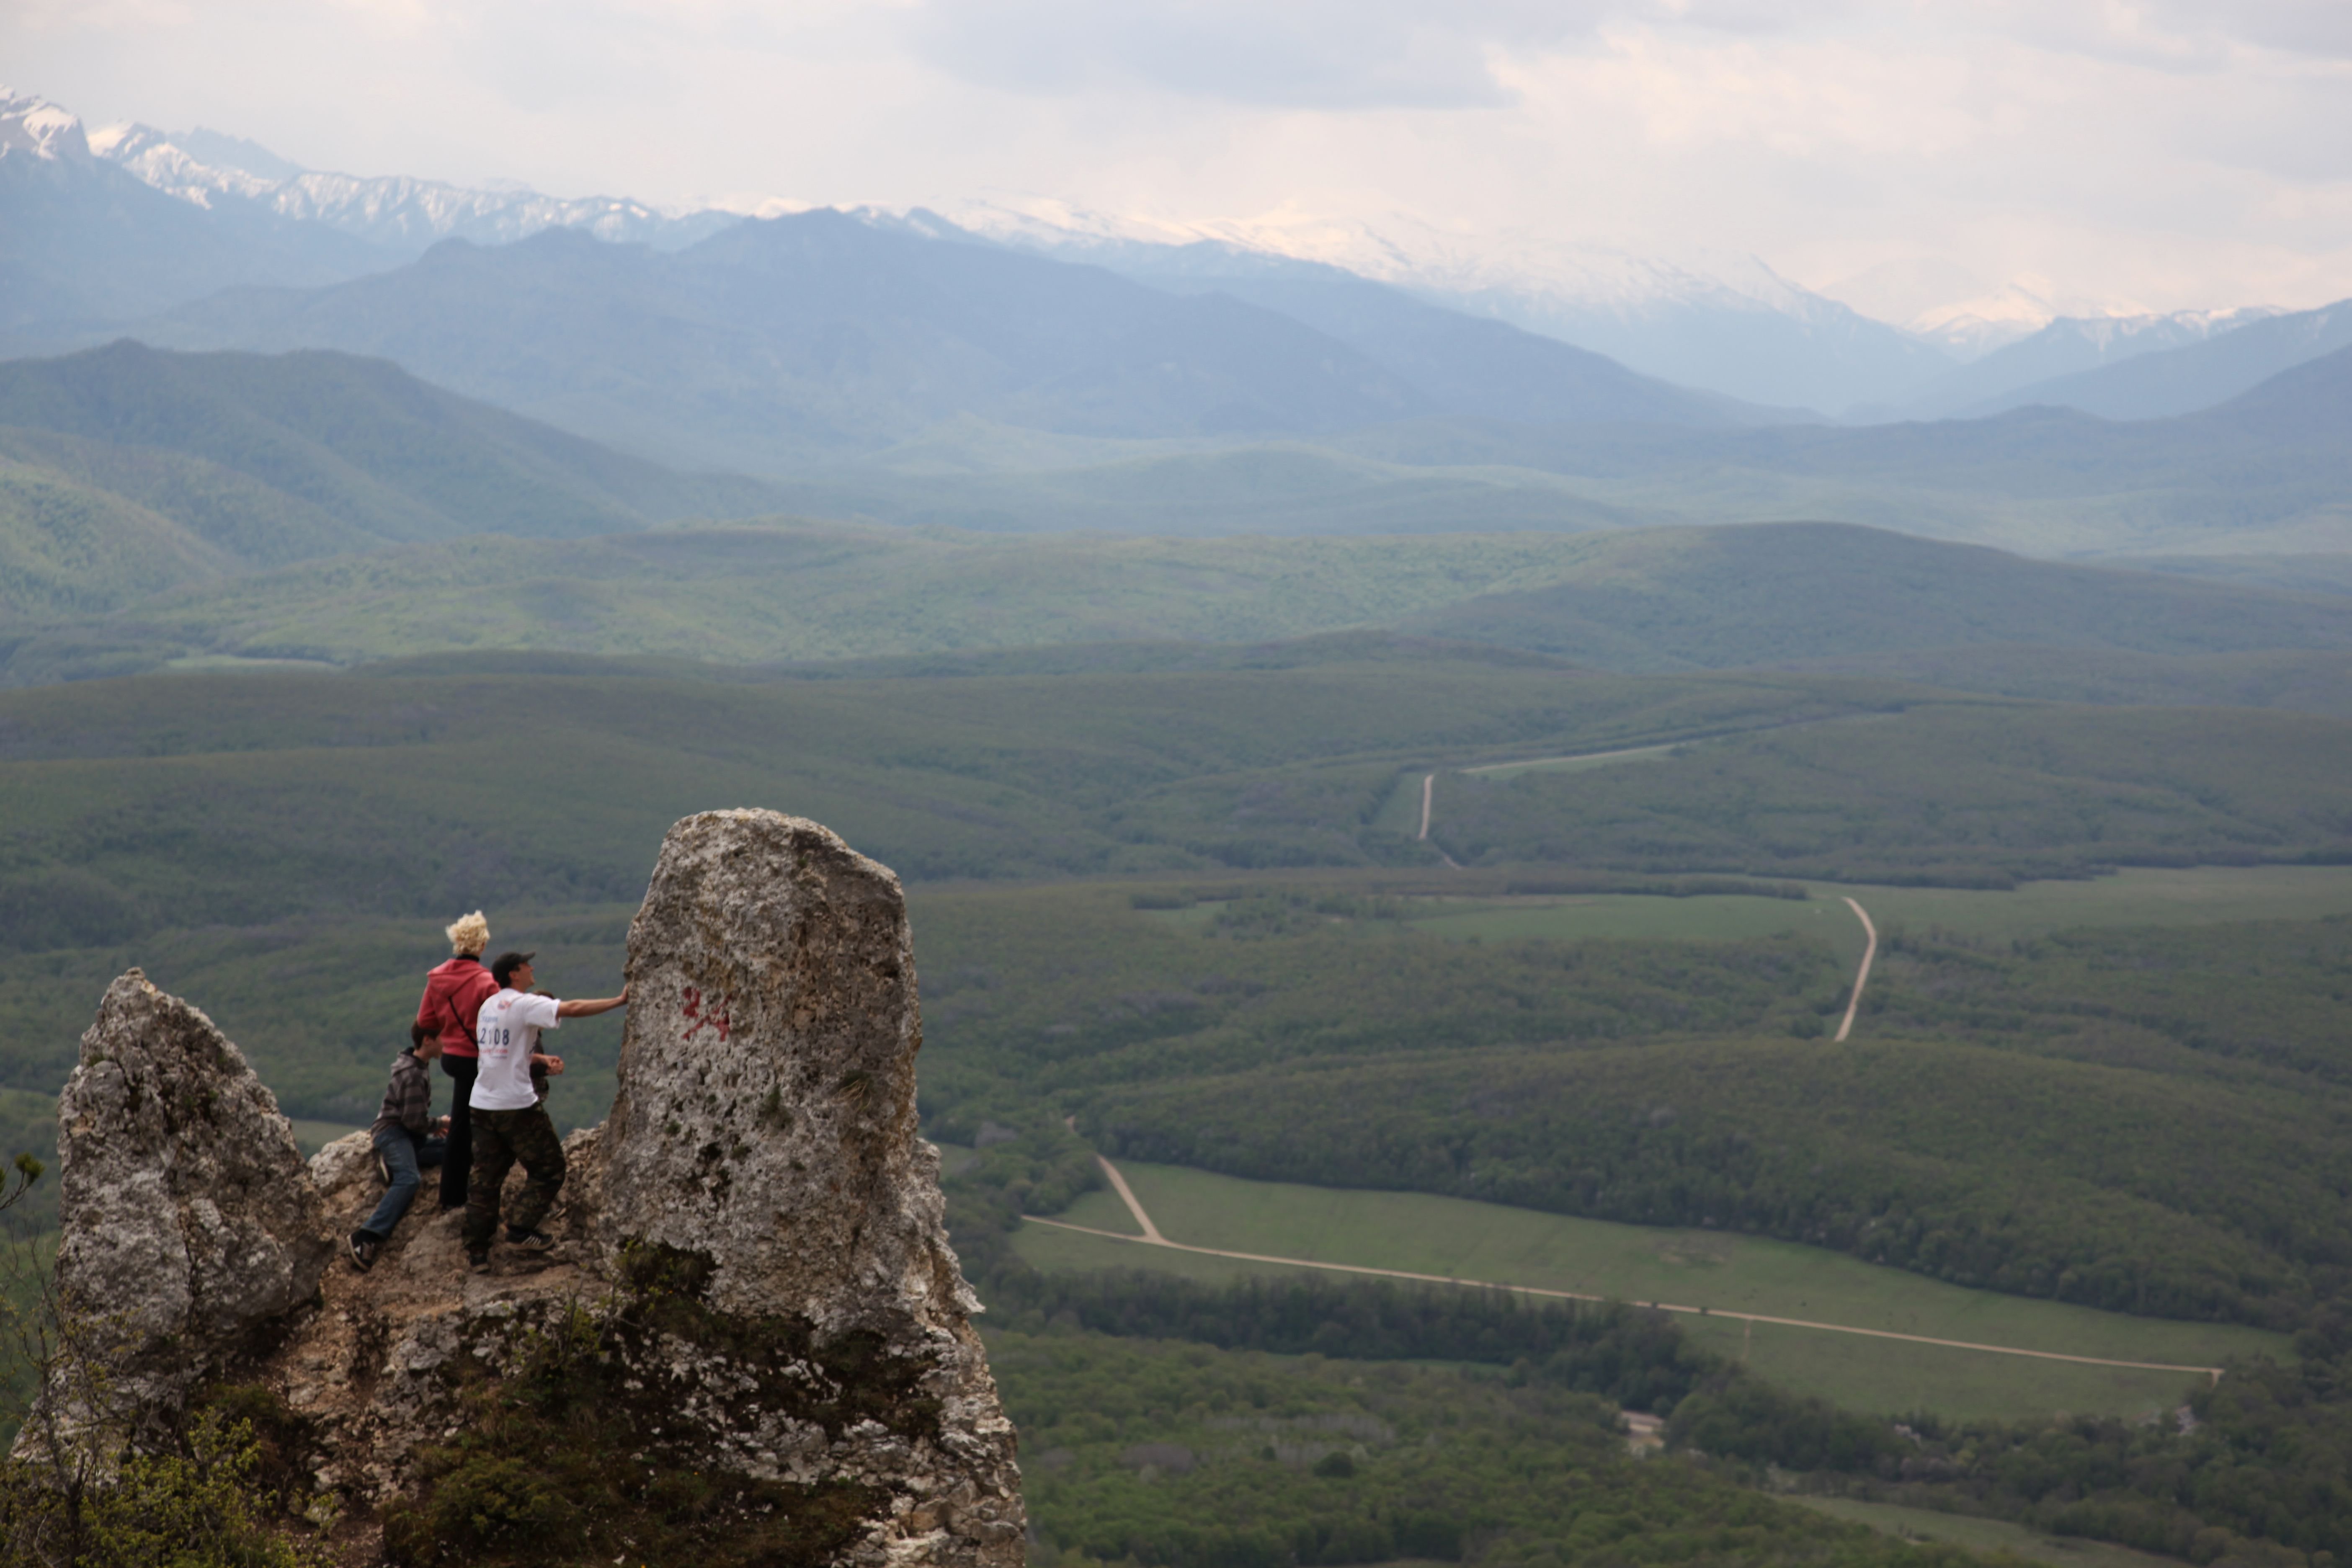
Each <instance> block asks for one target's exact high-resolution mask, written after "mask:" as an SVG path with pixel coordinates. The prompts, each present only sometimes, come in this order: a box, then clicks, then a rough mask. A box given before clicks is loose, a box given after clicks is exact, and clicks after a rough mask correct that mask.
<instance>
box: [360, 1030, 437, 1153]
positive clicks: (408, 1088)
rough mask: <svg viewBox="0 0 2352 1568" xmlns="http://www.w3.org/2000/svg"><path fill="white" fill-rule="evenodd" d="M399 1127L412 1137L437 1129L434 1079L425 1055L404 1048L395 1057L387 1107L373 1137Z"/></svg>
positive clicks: (386, 1091)
mask: <svg viewBox="0 0 2352 1568" xmlns="http://www.w3.org/2000/svg"><path fill="white" fill-rule="evenodd" d="M390 1127H397V1128H399V1129H401V1130H402V1131H404V1132H406V1133H407V1134H408V1135H409V1136H410V1137H412V1138H422V1137H424V1136H425V1134H426V1133H428V1132H430V1131H433V1079H432V1076H431V1069H430V1068H426V1067H425V1058H422V1057H420V1056H418V1055H417V1054H416V1053H415V1051H413V1050H410V1051H403V1052H401V1053H400V1055H399V1056H397V1057H395V1058H393V1063H392V1081H391V1082H390V1083H388V1084H386V1085H384V1089H383V1109H382V1110H378V1111H377V1112H376V1113H375V1125H374V1126H373V1127H371V1128H369V1129H368V1132H369V1134H370V1136H373V1135H374V1134H376V1133H379V1132H382V1131H384V1130H385V1129H386V1128H390Z"/></svg>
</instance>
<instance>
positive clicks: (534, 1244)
mask: <svg viewBox="0 0 2352 1568" xmlns="http://www.w3.org/2000/svg"><path fill="white" fill-rule="evenodd" d="M507 1245H508V1246H509V1247H515V1248H517V1249H519V1250H520V1251H523V1252H548V1251H551V1250H553V1248H554V1247H555V1237H551V1236H550V1235H548V1234H547V1232H545V1231H543V1230H517V1229H516V1228H515V1227H514V1226H507Z"/></svg>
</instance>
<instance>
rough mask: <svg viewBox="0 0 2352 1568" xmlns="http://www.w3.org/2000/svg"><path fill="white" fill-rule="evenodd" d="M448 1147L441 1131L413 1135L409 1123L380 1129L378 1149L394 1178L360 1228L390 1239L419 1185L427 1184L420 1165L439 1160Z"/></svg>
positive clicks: (386, 1239)
mask: <svg viewBox="0 0 2352 1568" xmlns="http://www.w3.org/2000/svg"><path fill="white" fill-rule="evenodd" d="M447 1148H448V1145H447V1144H446V1142H443V1140H442V1139H441V1138H440V1137H439V1136H438V1135H437V1134H436V1135H434V1136H430V1137H425V1138H411V1137H410V1136H409V1135H408V1129H406V1128H405V1127H387V1128H385V1129H384V1130H383V1131H381V1132H379V1133H377V1134H376V1135H375V1152H377V1153H378V1154H380V1155H382V1156H383V1163H384V1167H385V1169H387V1170H389V1171H390V1172H391V1173H392V1181H391V1183H390V1184H388V1185H387V1186H386V1187H385V1188H384V1189H383V1202H382V1203H380V1204H378V1205H375V1213H373V1214H372V1215H368V1222H367V1224H365V1225H363V1226H360V1228H361V1229H362V1230H363V1231H365V1232H367V1233H368V1234H369V1235H370V1236H372V1237H375V1238H376V1239H377V1240H378V1241H390V1240H391V1239H392V1227H393V1226H396V1225H398V1224H399V1223H400V1216H401V1215H404V1214H406V1213H407V1212H408V1205H409V1203H410V1202H411V1200H413V1199H414V1198H415V1196H416V1189H417V1188H418V1187H420V1186H422V1185H424V1184H425V1178H424V1177H422V1176H420V1175H418V1174H417V1170H418V1168H419V1167H421V1166H425V1165H437V1164H439V1163H441V1156H442V1155H443V1153H445V1152H446V1150H447Z"/></svg>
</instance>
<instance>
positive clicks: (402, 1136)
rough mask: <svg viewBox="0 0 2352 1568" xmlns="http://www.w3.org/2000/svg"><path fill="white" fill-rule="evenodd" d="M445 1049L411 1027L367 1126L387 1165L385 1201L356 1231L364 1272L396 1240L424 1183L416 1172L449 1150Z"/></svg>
mask: <svg viewBox="0 0 2352 1568" xmlns="http://www.w3.org/2000/svg"><path fill="white" fill-rule="evenodd" d="M440 1054H441V1037H440V1036H438V1035H436V1034H435V1033H434V1032H433V1031H432V1030H431V1029H429V1028H427V1027H426V1026H425V1025H423V1024H411V1025H410V1026H408V1048H407V1049H406V1050H404V1051H403V1052H401V1053H400V1055H399V1056H398V1057H396V1058H394V1059H393V1064H392V1081H391V1082H390V1083H388V1084H386V1085H385V1086H384V1090H383V1110H379V1111H377V1112H376V1113H375V1125H374V1126H373V1127H371V1128H369V1129H368V1135H369V1137H370V1138H371V1139H372V1140H373V1142H374V1143H375V1157H376V1159H377V1160H379V1161H380V1162H382V1163H383V1202H381V1203H379V1204H377V1205H375V1213H373V1214H372V1215H368V1220H367V1224H365V1225H363V1226H360V1227H359V1229H357V1230H355V1231H353V1232H352V1235H351V1241H350V1247H351V1254H352V1264H353V1265H354V1266H355V1267H357V1268H358V1269H359V1270H360V1272H361V1273H362V1274H364V1273H366V1272H367V1271H368V1270H369V1269H371V1268H374V1267H375V1259H376V1255H377V1254H378V1253H380V1252H382V1251H383V1247H384V1243H386V1242H388V1241H390V1240H391V1239H392V1230H393V1227H394V1226H396V1225H398V1224H399V1223H400V1216H401V1215H404V1214H406V1213H407V1212H408V1205H409V1203H410V1201H411V1200H413V1199H414V1198H415V1196H416V1189H417V1188H418V1187H421V1186H423V1185H424V1184H425V1180H424V1178H423V1177H422V1176H421V1175H419V1174H418V1172H420V1171H423V1170H429V1169H430V1168H431V1167H433V1166H435V1165H437V1164H439V1163H441V1160H442V1156H443V1155H444V1154H445V1153H446V1152H447V1145H446V1143H445V1142H443V1140H442V1135H443V1134H444V1133H446V1131H448V1128H449V1119H448V1118H447V1117H446V1116H445V1117H443V1118H442V1119H441V1121H440V1123H439V1125H437V1126H436V1125H435V1123H434V1121H433V1078H432V1062H433V1058H436V1057H437V1056H439V1055H440Z"/></svg>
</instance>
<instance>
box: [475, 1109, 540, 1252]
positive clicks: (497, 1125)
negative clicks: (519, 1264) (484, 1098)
mask: <svg viewBox="0 0 2352 1568" xmlns="http://www.w3.org/2000/svg"><path fill="white" fill-rule="evenodd" d="M517 1160H520V1161H521V1162H522V1168H523V1171H524V1173H525V1174H527V1175H528V1176H529V1177H530V1180H529V1181H528V1182H526V1183H525V1184H523V1189H522V1192H521V1193H520V1195H518V1196H517V1197H516V1199H515V1206H514V1212H513V1213H512V1214H510V1215H507V1224H508V1226H510V1227H511V1228H513V1229H515V1230H530V1229H531V1228H533V1227H534V1226H537V1225H538V1224H539V1222H540V1221H541V1219H543V1218H545V1217H546V1215H547V1211H548V1210H549V1209H551V1208H552V1207H553V1206H554V1205H555V1194H558V1193H560V1192H562V1190H563V1140H562V1139H561V1138H558V1137H557V1136H556V1135H555V1123H554V1122H552V1121H549V1120H548V1119H547V1108H546V1107H545V1106H543V1105H533V1106H527V1107H525V1108H524V1109H523V1110H482V1109H481V1108H479V1107H476V1108H475V1110H474V1173H473V1175H472V1177H471V1178H470V1179H469V1180H468V1181H467V1184H466V1249H467V1251H469V1252H478V1251H480V1250H481V1249H482V1248H484V1247H488V1246H489V1245H490V1237H491V1236H492V1235H493V1234H494V1233H495V1232H496V1231H497V1230H498V1228H499V1188H500V1187H502V1186H504V1185H505V1184H506V1179H507V1173H508V1172H509V1171H510V1170H512V1169H513V1168H514V1163H515V1162H516V1161H517Z"/></svg>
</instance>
